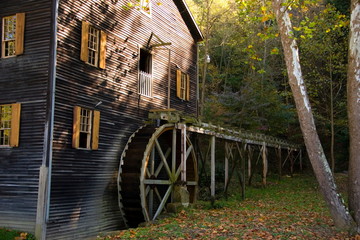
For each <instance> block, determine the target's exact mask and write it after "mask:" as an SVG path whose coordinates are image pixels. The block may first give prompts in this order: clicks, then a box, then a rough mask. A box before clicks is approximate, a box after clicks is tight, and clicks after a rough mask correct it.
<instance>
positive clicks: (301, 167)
mask: <svg viewBox="0 0 360 240" xmlns="http://www.w3.org/2000/svg"><path fill="white" fill-rule="evenodd" d="M299 154H300V171H302V170H303V166H302V150H301V149H300V153H299Z"/></svg>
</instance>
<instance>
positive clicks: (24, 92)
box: [0, 0, 51, 232]
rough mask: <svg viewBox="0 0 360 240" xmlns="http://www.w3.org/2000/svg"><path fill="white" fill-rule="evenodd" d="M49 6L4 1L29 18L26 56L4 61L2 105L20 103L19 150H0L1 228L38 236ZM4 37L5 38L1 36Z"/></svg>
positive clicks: (0, 9) (2, 8)
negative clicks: (14, 229) (38, 200)
mask: <svg viewBox="0 0 360 240" xmlns="http://www.w3.org/2000/svg"><path fill="white" fill-rule="evenodd" d="M50 4H51V3H50V1H47V0H1V1H0V17H3V16H8V15H12V14H16V13H25V16H26V17H25V35H24V53H23V54H22V55H20V56H16V57H11V58H0V104H5V103H15V102H19V103H21V114H20V116H21V119H20V137H19V146H18V147H13V148H8V147H1V148H0V226H5V227H10V228H16V229H21V230H23V231H29V232H34V230H35V219H36V206H37V195H38V182H39V179H38V177H39V167H40V165H41V162H42V151H43V142H44V139H43V135H44V124H45V109H46V97H47V82H48V80H49V79H48V74H47V72H48V67H49V66H48V62H49V43H50V41H49V39H50V16H51V12H50ZM0 34H1V33H0Z"/></svg>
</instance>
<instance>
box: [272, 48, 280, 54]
mask: <svg viewBox="0 0 360 240" xmlns="http://www.w3.org/2000/svg"><path fill="white" fill-rule="evenodd" d="M270 54H271V55H278V54H279V49H278V48H277V47H275V48H273V49H271V51H270Z"/></svg>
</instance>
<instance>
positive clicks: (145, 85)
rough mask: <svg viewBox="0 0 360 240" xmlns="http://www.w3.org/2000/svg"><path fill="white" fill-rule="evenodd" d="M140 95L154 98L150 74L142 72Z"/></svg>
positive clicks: (140, 75)
mask: <svg viewBox="0 0 360 240" xmlns="http://www.w3.org/2000/svg"><path fill="white" fill-rule="evenodd" d="M139 93H140V94H141V95H145V96H148V97H151V96H152V76H151V74H150V73H146V72H143V71H140V74H139Z"/></svg>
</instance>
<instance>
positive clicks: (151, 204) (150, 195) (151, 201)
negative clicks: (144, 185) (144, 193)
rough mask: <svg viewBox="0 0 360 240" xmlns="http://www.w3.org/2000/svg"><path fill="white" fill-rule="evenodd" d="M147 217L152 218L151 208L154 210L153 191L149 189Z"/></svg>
mask: <svg viewBox="0 0 360 240" xmlns="http://www.w3.org/2000/svg"><path fill="white" fill-rule="evenodd" d="M148 205H149V216H150V218H152V217H153V216H152V213H153V208H154V190H153V189H151V190H150V194H149V204H148Z"/></svg>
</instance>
